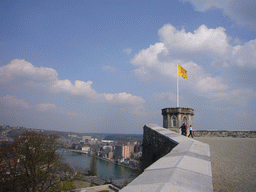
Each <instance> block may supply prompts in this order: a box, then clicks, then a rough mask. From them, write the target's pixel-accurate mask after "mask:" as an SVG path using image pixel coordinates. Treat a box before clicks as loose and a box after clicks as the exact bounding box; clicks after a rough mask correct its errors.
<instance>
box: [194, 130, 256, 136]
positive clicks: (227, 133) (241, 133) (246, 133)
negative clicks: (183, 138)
mask: <svg viewBox="0 0 256 192" xmlns="http://www.w3.org/2000/svg"><path fill="white" fill-rule="evenodd" d="M193 133H194V136H195V137H238V138H256V131H225V130H218V131H208V130H196V131H193Z"/></svg>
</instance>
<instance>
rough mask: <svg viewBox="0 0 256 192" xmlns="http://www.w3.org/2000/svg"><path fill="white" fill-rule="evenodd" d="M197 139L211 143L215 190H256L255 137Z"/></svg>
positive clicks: (223, 191) (221, 191)
mask: <svg viewBox="0 0 256 192" xmlns="http://www.w3.org/2000/svg"><path fill="white" fill-rule="evenodd" d="M195 139H196V140H198V141H202V142H204V143H208V144H209V145H210V152H211V164H212V174H213V190H214V191H218V192H226V191H232V192H236V191H237V192H241V191H256V139H255V138H231V137H196V138H195Z"/></svg>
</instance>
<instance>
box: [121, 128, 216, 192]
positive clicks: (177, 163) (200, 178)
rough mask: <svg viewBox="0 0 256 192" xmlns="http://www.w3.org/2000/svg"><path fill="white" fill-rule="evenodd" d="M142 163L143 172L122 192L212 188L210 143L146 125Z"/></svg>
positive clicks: (162, 191) (163, 191)
mask: <svg viewBox="0 0 256 192" xmlns="http://www.w3.org/2000/svg"><path fill="white" fill-rule="evenodd" d="M144 148H145V149H144ZM142 163H143V167H144V168H145V170H144V172H143V173H142V174H141V175H139V176H138V177H137V178H135V179H134V180H133V181H132V182H131V183H130V184H128V185H127V186H126V187H124V188H123V189H122V190H120V191H121V192H131V191H133V192H142V191H145V192H165V191H198V192H199V191H200V192H201V191H204V192H208V191H209V192H212V191H213V186H212V171H211V161H210V148H209V145H208V144H205V143H202V142H199V141H196V140H194V139H190V138H187V137H184V136H182V135H180V134H178V133H176V132H173V131H170V130H168V129H165V128H163V127H160V126H158V125H155V124H150V125H145V126H144V134H143V162H142Z"/></svg>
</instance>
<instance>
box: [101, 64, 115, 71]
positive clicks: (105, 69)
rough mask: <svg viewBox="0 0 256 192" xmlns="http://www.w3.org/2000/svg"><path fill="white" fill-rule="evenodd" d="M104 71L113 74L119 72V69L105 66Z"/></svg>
mask: <svg viewBox="0 0 256 192" xmlns="http://www.w3.org/2000/svg"><path fill="white" fill-rule="evenodd" d="M102 70H103V71H109V72H111V73H114V72H116V71H117V69H116V68H115V67H111V66H109V65H104V66H103V67H102Z"/></svg>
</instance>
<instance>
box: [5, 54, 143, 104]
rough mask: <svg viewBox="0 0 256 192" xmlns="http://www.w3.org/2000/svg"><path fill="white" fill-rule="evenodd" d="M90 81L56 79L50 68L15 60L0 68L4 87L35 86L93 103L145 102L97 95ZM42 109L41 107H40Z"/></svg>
mask: <svg viewBox="0 0 256 192" xmlns="http://www.w3.org/2000/svg"><path fill="white" fill-rule="evenodd" d="M92 83H93V82H92V81H87V82H84V81H80V80H76V81H75V82H74V83H72V82H71V81H70V80H68V79H65V80H60V79H58V73H57V72H56V71H55V70H54V69H51V68H45V67H35V66H33V65H32V64H31V63H29V62H27V61H25V60H20V59H15V60H12V61H11V62H10V63H9V64H7V65H5V66H3V67H0V84H2V85H5V86H7V85H8V86H10V85H14V84H15V85H16V86H17V85H19V86H20V87H22V86H27V87H32V85H33V86H34V85H36V87H37V88H38V89H40V88H46V89H47V90H48V91H49V92H51V93H66V94H69V95H79V96H83V97H85V98H87V100H89V101H93V102H109V103H114V104H128V105H143V103H144V102H145V100H144V99H143V98H141V97H140V96H134V95H131V94H129V93H126V92H123V93H114V94H110V93H102V94H99V93H97V92H96V91H95V90H94V89H93V88H92ZM41 107H42V106H41Z"/></svg>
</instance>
